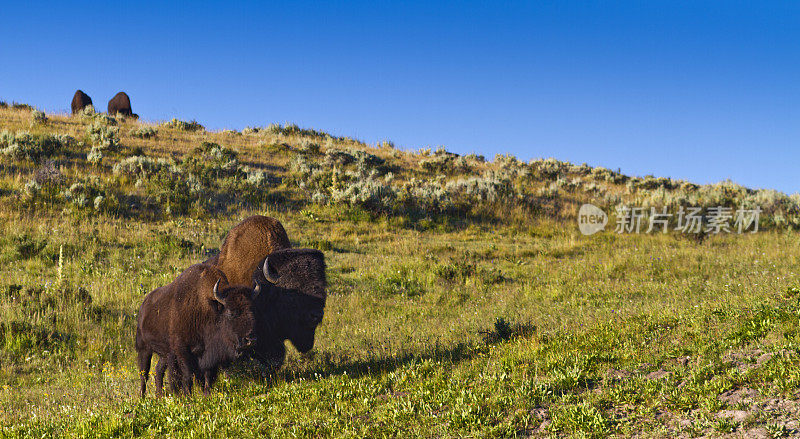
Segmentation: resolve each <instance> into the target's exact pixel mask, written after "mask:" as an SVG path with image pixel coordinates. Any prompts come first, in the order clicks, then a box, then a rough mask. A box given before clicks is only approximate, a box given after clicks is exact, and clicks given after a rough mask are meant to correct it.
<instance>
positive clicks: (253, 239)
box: [205, 215, 291, 286]
mask: <svg viewBox="0 0 800 439" xmlns="http://www.w3.org/2000/svg"><path fill="white" fill-rule="evenodd" d="M289 247H291V244H290V243H289V236H288V235H287V234H286V230H285V229H284V228H283V225H282V224H281V223H280V221H278V220H276V219H275V218H270V217H268V216H263V215H254V216H251V217H249V218H246V219H245V220H244V221H242V222H240V223H239V224H237V225H236V226H234V227H233V228H232V229H231V230H230V231H229V232H228V234H227V235H226V236H225V239H224V240H223V242H222V247H220V249H219V255H217V256H215V257H213V258H211V259H209V260H207V261H205V263H207V264H211V265H214V266H215V267H217V268H219V269H220V270H222V272H223V273H225V276H227V278H228V282H230V284H231V285H245V286H250V285H252V283H251V282H252V279H253V272H254V271H255V270H256V269H257V268H258V267H259V263H260V262H261V261H263V260H264V258H265V257H266V256H267V255H268V254H270V253H272V252H274V251H276V250H280V249H284V248H289Z"/></svg>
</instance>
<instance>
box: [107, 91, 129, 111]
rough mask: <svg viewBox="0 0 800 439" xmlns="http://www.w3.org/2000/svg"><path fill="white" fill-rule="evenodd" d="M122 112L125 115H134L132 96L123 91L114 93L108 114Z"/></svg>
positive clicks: (109, 103)
mask: <svg viewBox="0 0 800 439" xmlns="http://www.w3.org/2000/svg"><path fill="white" fill-rule="evenodd" d="M117 113H119V114H122V115H123V116H133V110H131V98H129V97H128V95H127V94H126V93H125V92H124V91H121V92H119V93H117V94H116V95H114V97H113V98H111V100H110V101H108V114H109V115H111V116H113V115H115V114H117Z"/></svg>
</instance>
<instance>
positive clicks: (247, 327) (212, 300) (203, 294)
mask: <svg viewBox="0 0 800 439" xmlns="http://www.w3.org/2000/svg"><path fill="white" fill-rule="evenodd" d="M260 288H261V287H258V286H257V287H256V289H255V290H254V289H252V288H246V287H236V286H234V287H231V286H228V282H227V280H226V279H225V275H224V274H223V273H222V272H221V271H220V270H218V269H216V268H214V267H212V266H210V265H204V264H196V265H193V266H191V267H189V268H188V269H186V271H184V272H183V273H181V274H180V275H179V276H178V277H177V278H176V279H175V280H174V281H172V283H170V284H168V285H165V286H163V287H160V288H156V289H155V290H153V291H152V292H150V293H149V294H148V295H147V296H145V298H144V301H143V302H142V306H141V307H140V308H139V315H138V317H137V326H136V351H137V352H138V367H139V375H140V381H141V383H140V384H141V388H140V391H141V395H142V397H144V395H145V390H146V384H147V378H148V375H149V372H150V360H151V358H152V355H153V353H156V354H158V356H159V360H158V364H156V376H155V381H156V395H161V394H162V389H163V382H164V371H165V370H166V369H167V368H169V372H170V381H171V382H172V387H173V389H176V390H177V383H178V380H180V384H181V389H182V390H183V393H184V394H186V395H189V394H190V393H191V391H192V382H193V379H197V381H198V383H200V384H201V385H202V387H203V393H205V394H208V393H209V391H210V389H211V386H212V385H213V384H214V381H215V380H216V378H217V373H218V372H219V367H220V366H225V365H227V364H228V363H230V362H231V361H232V360H234V359H235V358H237V357H238V356H239V355H241V353H242V352H243V351H244V350H245V349H247V348H249V347H250V346H251V345H252V344H253V343H254V341H255V340H254V336H255V332H254V329H255V317H254V315H253V300H254V299H257V298H258V296H259V292H260Z"/></svg>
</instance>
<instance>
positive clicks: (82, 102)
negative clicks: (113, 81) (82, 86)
mask: <svg viewBox="0 0 800 439" xmlns="http://www.w3.org/2000/svg"><path fill="white" fill-rule="evenodd" d="M89 105H92V98H90V97H89V95H87V94H86V93H84V92H83V90H78V91H76V92H75V95H74V96H72V114H78V113H80V112H81V111H83V109H84V108H86V107H88V106H89Z"/></svg>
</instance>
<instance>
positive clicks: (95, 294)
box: [0, 108, 800, 437]
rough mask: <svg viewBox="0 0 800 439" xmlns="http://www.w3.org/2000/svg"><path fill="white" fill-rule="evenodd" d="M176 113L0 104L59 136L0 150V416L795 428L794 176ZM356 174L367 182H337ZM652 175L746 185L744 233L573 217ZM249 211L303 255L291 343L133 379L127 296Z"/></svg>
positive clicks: (106, 427)
mask: <svg viewBox="0 0 800 439" xmlns="http://www.w3.org/2000/svg"><path fill="white" fill-rule="evenodd" d="M39 118H40V116H39ZM92 124H96V125H95V127H96V128H97V129H96V130H95V131H97V130H99V129H100V128H98V127H105V128H104V129H107V130H109V131H107V132H106V133H105V134H104V135H96V136H94V137H93V135H92V133H91V131H92V128H91V125H92ZM98 124H99V125H98ZM175 126H176V124H173V125H171V126H166V125H155V124H145V123H140V122H138V121H133V120H127V121H122V120H117V121H115V122H114V123H113V124H112V123H110V122H109V121H103V120H100V121H98V118H97V117H96V116H95V117H94V118H91V117H72V118H70V117H66V116H59V115H47V118H46V120H44V121H41V120H40V119H38V120H37V119H36V117H34V116H33V115H32V113H31V112H29V111H28V110H26V109H11V108H6V109H0V129H3V130H7V133H8V132H10V133H13V134H14V135H15V136H17V137H18V135H19V133H20V132H21V131H27V132H30V133H31V135H33V136H37V135H62V136H63V135H69V136H71V140H70V139H66V140H65V139H63V138H59V139H60V140H58V141H59V142H61V143H60V145H61V146H60V147H58V148H55V151H52V150H48V148H47V147H46V146H47V145H46V141H44V140H41V138H37V139H38V140H33V141H30V142H28V143H27V144H25V143H24V142H22V141H20V140H14V141H13V142H17V144H18V146H19V148H21V149H22V150H23V151H33V152H29V153H27V154H28V155H27V156H26V155H25V153H23V154H20V153H18V152H13V153H12V152H8V153H5V154H4V155H0V202H2V203H3V204H4V208H3V209H2V210H1V211H0V212H1V213H0V225H2V235H0V262H2V264H0V343H1V344H0V345H1V346H2V352H0V428H2V429H1V430H0V436H4V437H5V436H8V437H112V436H123V437H138V436H157V437H225V436H230V437H261V436H276V437H287V436H288V437H295V436H300V437H321V436H322V437H326V436H336V437H384V436H389V437H465V436H467V437H487V436H488V437H509V436H522V437H526V436H533V437H542V436H544V437H546V436H557V437H558V436H567V437H569V436H578V437H581V436H588V437H605V436H632V435H637V436H642V437H673V436H678V435H682V436H686V437H691V436H703V435H711V436H719V435H733V436H737V435H738V436H742V435H752V436H762V437H781V436H790V435H797V434H800V424H798V422H797V420H798V419H800V402H799V401H800V400H799V399H798V395H800V393H799V392H798V391H799V390H800V387H799V386H800V344H799V343H800V333H799V332H798V330H799V328H798V323H800V279H798V267H800V235H798V233H797V232H796V231H795V225H796V224H798V223H797V214H798V212H797V205H796V204H792V203H796V201H797V197H786V196H785V195H782V194H777V193H771V192H764V191H759V192H755V191H748V190H746V189H744V188H740V187H736V186H735V185H732V184H724V185H718V186H713V187H696V186H695V187H693V186H694V185H690V184H688V183H686V182H673V181H671V180H658V179H655V178H643V179H635V178H630V177H625V176H620V175H619V174H618V173H614V172H612V171H608V170H605V171H600V172H598V171H593V170H592V169H589V170H588V171H587V170H586V169H583V170H582V169H579V168H580V167H578V166H574V165H569V164H563V163H561V162H557V163H556V164H557V166H559V167H560V168H559V169H560V170H557V171H556V173H555V174H552V173H548V172H545V171H544V170H545V169H546V168H545V165H543V164H541V163H539V164H531V165H525V164H516V165H508V163H509V162H510V163H512V164H513V163H514V162H513V161H511V160H508V159H507V158H506V159H503V158H502V157H501V158H497V159H495V160H494V161H493V162H486V161H481V160H479V159H470V160H473V161H471V162H465V163H466V164H464V163H461V162H456V160H460V158H454V157H451V156H448V155H446V154H444V153H438V154H437V153H431V152H424V151H423V152H417V153H411V152H404V151H397V150H395V149H393V148H391V147H390V146H389V145H372V146H370V145H364V144H362V143H360V142H358V141H356V140H353V139H345V138H334V137H330V136H326V135H324V134H320V133H317V132H310V131H308V130H306V131H303V130H300V129H297V130H295V129H294V128H291V127H288V126H287V127H281V129H280V130H278V129H274V128H273V129H264V130H261V131H260V132H259V131H258V130H254V131H256V132H252V131H250V132H245V133H236V132H215V133H211V132H206V131H205V130H203V129H202V128H200V129H196V130H195V129H194V128H192V127H189V129H187V128H186V127H180V126H178V127H177V128H176V127H175ZM148 127H149V128H151V129H152V130H153V131H154V133H153V135H152V136H151V135H149V134H147V130H146V129H145V128H148ZM108 132H115V134H113V135H112V137H114V138H116V144H115V141H113V140H112V141H110V142H108V141H107V138H108ZM134 133H135V134H136V135H134ZM103 136H106V137H103ZM139 136H143V137H139ZM15 139H16V137H15ZM203 141H209V142H215V143H216V144H218V145H219V146H220V147H219V148H217V149H214V147H209V146H207V147H203V148H204V149H203V148H200V149H197V150H196V149H195V147H197V146H199V145H201V143H202V142H203ZM13 142H9V141H6V145H3V144H2V143H0V147H5V148H6V150H9V151H10V148H11V147H10V146H9V145H10V144H11V143H13ZM25 145H28V146H27V147H26V146H25ZM30 145H33V146H30ZM98 145H99V146H98ZM25 148H29V149H27V150H26V149H25ZM36 148H40V149H39V150H37V149H36ZM226 148H227V149H226ZM0 149H2V148H0ZM51 149H52V148H51ZM93 150H94V151H98V152H99V153H100V154H102V155H103V157H102V158H101V159H100V160H99V161H97V160H95V161H92V160H90V159H91V155H92V151H93ZM15 151H18V150H15ZM329 151H347V154H350V156H351V157H353V161H352V162H350V161H349V160H350V159H348V158H347V157H344V156H341V155H336V154H339V153H338V152H337V153H336V154H334V153H330V152H329ZM354 151H366V152H367V155H366V156H364V155H359V154H358V153H356V152H354ZM234 156H235V157H234ZM137 157H138V158H137ZM142 157H147V158H149V160H150V161H147V162H144V161H143V159H142ZM192 157H196V158H198V159H197V160H194V159H192ZM232 157H234V158H232ZM342 157H344V158H342ZM442 157H444V158H442ZM134 159H135V160H138V161H137V163H138V165H137V166H140V167H139V168H136V169H134V170H132V171H126V170H125V169H128V168H125V169H123V170H122V171H120V169H119V168H120V166H117V167H115V165H117V164H119V163H122V162H125V161H126V160H127V161H128V162H131V163H133V161H134ZM157 159H163V162H161V163H162V164H161V165H158V163H159V162H157ZM234 159H235V162H236V163H235V165H236V166H239V167H240V168H236V169H234V168H233V167H232V166H233V165H231V163H232V161H233V160H234ZM451 159H452V160H451ZM192 160H194V161H192ZM326 160H327V162H326ZM168 161H169V163H167V162H168ZM126 163H127V162H126ZM142 163H145V164H142ZM326 163H327V164H326ZM454 163H455V164H456V165H454ZM558 163H561V164H558ZM551 165H552V162H551V163H550V164H549V165H547V166H551ZM158 166H160V168H158V169H156V167H158ZM168 166H171V168H168ZM315 166H318V169H314V167H315ZM570 166H572V168H570ZM148 167H149V168H148ZM358 167H365V168H366V169H358ZM145 168H146V169H145ZM179 168H180V169H179ZM153 169H156V170H153ZM164 169H167V170H164ZM381 169H382V170H381ZM526 169H527V170H528V171H525V170H526ZM606 171H608V172H606ZM487 172H491V175H490V174H488V173H487ZM503 172H505V173H506V174H505V175H506V176H505V177H498V175H500V174H501V173H503ZM526 172H527V174H526ZM348 173H350V174H348ZM356 173H361V174H356ZM376 173H380V175H379V176H378V177H375V174H376ZM388 173H391V174H392V176H391V177H387V175H388ZM609 173H610V174H609ZM461 174H464V175H471V176H472V177H474V179H475V180H474V183H475V187H476V188H477V189H474V191H475V192H469V191H468V190H466V189H464V187H467V186H464V185H462V186H458V185H457V184H454V183H453V182H454V181H457V179H458V178H459V175H461ZM359 175H360V176H361V179H362V180H367V181H368V183H370V184H371V185H372V186H369V187H367V186H365V187H364V188H361V190H360V191H359V192H358V193H356V194H354V193H352V192H347V190H348V189H349V188H350V187H357V186H356V183H355V181H356V180H358V179H359ZM366 175H370V176H369V177H364V176H366ZM581 175H582V176H583V177H580V181H578V182H575V178H579V177H578V176H581ZM608 175H611V177H608ZM504 178H505V180H503V179H504ZM424 179H428V180H435V179H439V180H441V182H440V186H439V188H440V189H442V190H445V191H446V190H450V191H451V192H445V197H446V198H448V200H451V201H449V202H450V203H451V204H448V205H447V206H444V207H442V206H443V205H442V204H441V203H442V198H431V199H423V198H422V197H424V196H428V195H424V191H431V193H432V194H433V195H430V197H435V196H436V194H435V192H436V191H435V190H434V189H436V188H431V187H427V186H413V184H417V183H411V182H412V181H417V180H424ZM481 179H483V180H481ZM492 179H494V180H492ZM497 181H500V182H499V183H497ZM563 181H567V183H563ZM448 182H450V183H451V184H450V186H447V183H448ZM631 182H633V184H631ZM653 182H655V183H653ZM76 184H80V185H81V186H80V187H76V186H75V185H76ZM653 184H655V185H656V186H655V187H650V186H651V185H653ZM481 185H484V186H481ZM598 185H602V187H601V188H599V189H598ZM420 187H421V188H422V189H420ZM470 187H471V186H470ZM453 188H456V189H453ZM482 188H483V189H482ZM487 188H488V189H487ZM184 189H185V190H184ZM367 189H369V190H370V191H371V192H369V191H367ZM403 190H405V191H406V192H403ZM423 190H424V191H423ZM469 190H473V189H469ZM185 193H188V194H190V195H189V196H188V197H186V196H183V195H185ZM365 194H366V195H365ZM492 194H494V195H492ZM80 197H84V198H86V200H85V202H84V201H81V198H80ZM98 197H101V198H100V201H98ZM659 197H660V198H659ZM692 197H694V198H692ZM715 197H716V198H715ZM725 197H728V198H725ZM312 199H314V200H316V201H314V202H311V200H312ZM658 199H661V200H667V201H666V202H665V205H675V203H677V204H681V203H685V202H687V201H697V200H701V201H703V202H705V203H716V202H723V203H728V204H731V205H738V204H739V203H740V202H743V201H750V202H754V201H755V200H759V201H760V202H764V203H767V204H769V206H768V207H767V208H765V216H764V218H763V219H762V226H763V227H762V230H761V231H759V232H758V233H753V234H751V233H747V234H742V235H738V234H721V235H717V236H710V237H707V238H706V239H686V238H685V237H684V236H682V235H681V234H678V233H667V234H660V233H659V234H616V233H614V232H613V227H609V228H608V230H607V231H605V232H600V233H598V234H596V235H592V236H583V235H581V234H580V232H579V231H578V228H577V225H576V222H575V213H576V211H577V206H579V205H580V204H581V203H583V202H589V201H590V202H594V203H596V204H598V205H600V206H603V207H608V206H612V205H613V204H614V203H615V202H619V201H623V202H630V203H636V202H641V203H642V204H647V203H650V202H654V200H658ZM431 200H433V201H431ZM720 200H722V201H720ZM726 200H727V201H726ZM436 203H438V204H436ZM167 206H169V209H167V208H166V207H167ZM406 212H408V213H407V214H406ZM256 213H258V214H265V215H270V216H274V217H276V218H278V219H279V220H280V221H281V222H283V224H284V226H285V228H286V229H287V231H288V233H289V236H290V238H291V240H292V243H293V245H295V246H302V247H314V248H318V249H320V250H323V251H324V253H325V255H326V258H327V263H328V276H329V283H330V290H329V298H328V302H327V303H328V304H327V310H326V314H325V319H324V320H323V323H322V325H321V326H320V327H319V328H318V330H317V342H316V347H315V349H314V351H312V352H311V353H310V354H307V355H304V356H300V355H298V354H297V353H296V352H295V351H293V350H292V349H291V348H290V349H289V351H290V355H289V358H288V360H287V364H286V365H285V366H284V368H283V369H281V370H280V371H279V372H278V373H277V374H276V375H274V376H272V377H269V378H264V377H262V375H261V372H260V369H259V368H258V367H257V366H256V365H254V364H252V363H249V362H241V363H238V364H236V365H235V366H234V367H232V368H231V369H230V370H228V371H227V373H226V374H225V375H223V376H222V378H221V380H220V382H219V383H218V385H217V386H216V387H215V388H214V390H213V392H212V395H211V396H209V397H203V396H201V395H200V394H198V393H196V394H195V396H193V397H192V398H180V397H174V396H171V395H168V396H166V397H165V398H162V399H155V398H154V397H153V392H152V384H151V387H150V389H149V390H150V392H149V393H148V397H147V398H146V399H144V400H142V399H140V398H139V397H138V395H137V388H138V376H137V370H136V365H135V350H134V348H133V338H134V332H135V317H136V312H137V310H138V306H139V304H140V303H141V300H142V298H143V296H144V295H145V294H146V293H147V292H149V291H151V290H152V289H154V288H156V287H157V286H160V285H164V284H166V283H168V282H170V281H171V280H172V279H173V278H174V277H175V276H176V275H177V274H178V273H179V272H180V271H182V270H183V269H185V268H186V267H188V266H189V265H191V264H193V263H196V262H199V261H202V260H204V259H206V258H207V257H208V256H209V255H211V254H213V253H214V251H215V250H216V249H218V247H219V245H220V240H221V238H222V236H224V234H225V233H226V232H227V230H228V229H229V228H230V227H231V226H233V225H234V224H236V223H237V222H239V221H240V220H241V219H243V218H245V217H246V216H248V215H251V214H256ZM150 383H152V381H150Z"/></svg>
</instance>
